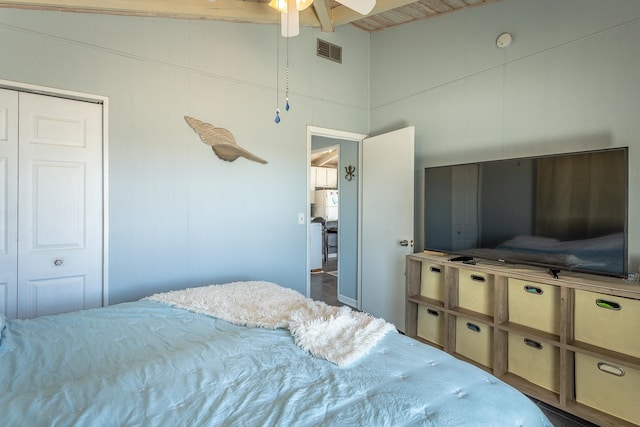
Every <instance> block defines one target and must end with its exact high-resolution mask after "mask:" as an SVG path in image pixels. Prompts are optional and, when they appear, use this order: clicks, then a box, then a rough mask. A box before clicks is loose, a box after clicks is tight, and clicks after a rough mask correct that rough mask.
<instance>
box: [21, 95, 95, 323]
mask: <svg viewBox="0 0 640 427" xmlns="http://www.w3.org/2000/svg"><path fill="white" fill-rule="evenodd" d="M19 101H20V108H19V153H18V158H19V179H18V194H19V200H18V212H19V220H18V242H19V243H18V317H20V318H30V317H36V316H42V315H47V314H56V313H62V312H67V311H73V310H80V309H86V308H92V307H100V306H102V289H103V284H102V259H103V254H102V247H103V246H102V106H101V105H99V104H94V103H90V102H83V101H76V100H69V99H62V98H56V97H51V96H45V95H37V94H30V93H20V100H19Z"/></svg>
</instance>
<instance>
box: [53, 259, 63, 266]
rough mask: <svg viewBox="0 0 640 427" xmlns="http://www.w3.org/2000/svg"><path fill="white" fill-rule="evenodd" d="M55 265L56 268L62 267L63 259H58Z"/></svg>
mask: <svg viewBox="0 0 640 427" xmlns="http://www.w3.org/2000/svg"><path fill="white" fill-rule="evenodd" d="M53 264H54V265H55V266H56V267H59V266H61V265H62V260H61V259H57V260H55V261H53Z"/></svg>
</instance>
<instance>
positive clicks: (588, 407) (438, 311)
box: [405, 252, 640, 426]
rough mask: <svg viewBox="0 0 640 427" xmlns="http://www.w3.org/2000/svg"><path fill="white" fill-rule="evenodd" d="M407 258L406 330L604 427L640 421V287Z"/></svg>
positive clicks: (441, 258) (440, 257)
mask: <svg viewBox="0 0 640 427" xmlns="http://www.w3.org/2000/svg"><path fill="white" fill-rule="evenodd" d="M452 257H453V255H447V254H441V253H430V252H425V253H416V254H411V255H408V256H407V260H406V261H407V270H406V325H405V326H406V334H407V335H408V336H410V337H413V338H415V339H417V340H419V341H422V342H425V343H427V344H431V345H433V346H436V347H438V348H440V349H443V350H444V351H446V352H448V353H450V354H452V355H454V356H456V357H457V358H459V359H462V360H465V361H467V362H470V363H472V364H474V365H476V366H479V367H481V368H483V369H485V370H487V371H489V372H491V373H492V374H493V375H495V376H496V377H498V378H500V379H501V380H503V381H505V382H506V383H509V384H511V385H512V386H514V387H516V388H517V389H519V390H520V391H522V392H523V393H525V394H527V395H529V396H531V397H533V398H535V399H538V400H541V401H543V402H546V403H548V404H550V405H553V406H555V407H557V408H560V409H562V410H563V411H565V412H569V413H572V414H575V415H577V416H579V417H581V418H584V419H587V420H590V421H592V422H594V423H596V424H599V425H603V426H620V425H640V285H636V284H626V283H624V281H623V280H622V279H619V278H609V277H603V276H596V275H589V274H579V273H571V272H564V271H561V272H560V273H559V274H558V278H557V279H556V278H554V277H553V276H552V275H551V274H549V273H548V272H547V270H545V269H544V268H537V267H529V266H522V265H515V264H502V263H498V262H490V261H482V260H476V264H475V265H470V264H463V263H461V262H454V261H450V259H451V258H452Z"/></svg>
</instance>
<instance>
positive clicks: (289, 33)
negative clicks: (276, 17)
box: [280, 0, 300, 37]
mask: <svg viewBox="0 0 640 427" xmlns="http://www.w3.org/2000/svg"><path fill="white" fill-rule="evenodd" d="M287 9H288V13H287V12H281V13H280V28H281V31H282V37H294V36H297V35H298V34H300V14H299V13H298V9H297V7H296V2H295V0H289V1H287Z"/></svg>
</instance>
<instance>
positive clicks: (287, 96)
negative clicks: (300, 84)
mask: <svg viewBox="0 0 640 427" xmlns="http://www.w3.org/2000/svg"><path fill="white" fill-rule="evenodd" d="M289 1H292V0H289ZM288 25H289V14H288V13H287V26H288ZM285 82H286V90H285V104H284V109H285V110H287V111H289V108H290V107H289V37H287V68H286V73H285Z"/></svg>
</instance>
